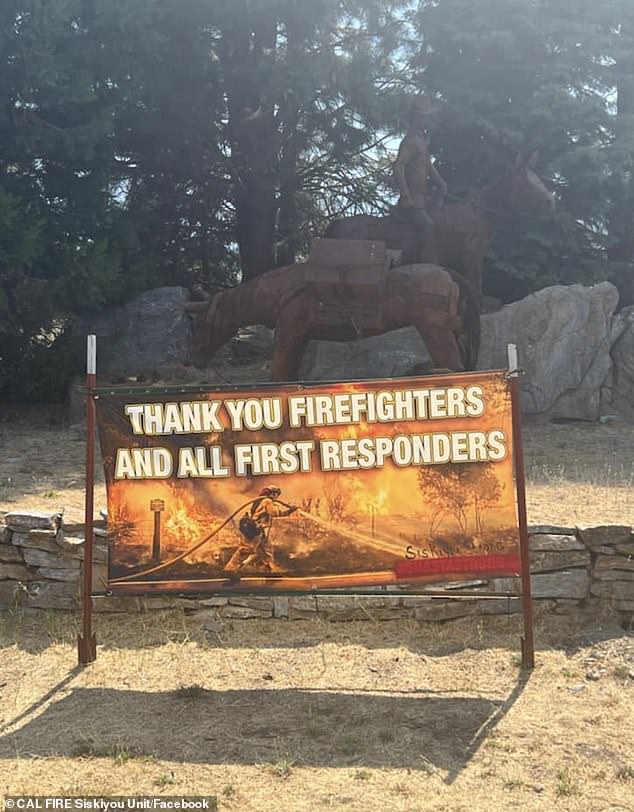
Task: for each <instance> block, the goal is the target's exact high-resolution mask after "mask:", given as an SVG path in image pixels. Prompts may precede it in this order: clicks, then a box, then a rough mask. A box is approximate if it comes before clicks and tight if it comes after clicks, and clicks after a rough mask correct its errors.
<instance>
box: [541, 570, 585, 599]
mask: <svg viewBox="0 0 634 812" xmlns="http://www.w3.org/2000/svg"><path fill="white" fill-rule="evenodd" d="M589 588H590V576H589V575H588V572H587V570H585V569H573V570H561V571H560V572H549V573H544V574H543V575H533V576H531V592H532V595H533V597H534V598H576V599H580V598H586V597H587V596H588V590H589Z"/></svg>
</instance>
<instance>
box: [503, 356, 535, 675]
mask: <svg viewBox="0 0 634 812" xmlns="http://www.w3.org/2000/svg"><path fill="white" fill-rule="evenodd" d="M507 353H508V365H509V373H508V375H509V383H510V387H511V414H512V420H513V449H514V461H515V488H516V493H517V519H518V526H519V532H520V561H521V564H522V590H521V592H522V613H523V615H524V637H523V638H522V668H523V669H525V670H527V671H531V670H532V669H533V668H535V641H534V635H533V599H532V594H531V571H530V556H529V551H528V523H527V520H526V486H525V481H524V478H525V474H524V449H523V448H522V418H521V413H520V391H519V375H520V371H519V367H518V357H517V345H516V344H508V345H507Z"/></svg>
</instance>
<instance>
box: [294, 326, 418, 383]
mask: <svg viewBox="0 0 634 812" xmlns="http://www.w3.org/2000/svg"><path fill="white" fill-rule="evenodd" d="M432 366H433V364H432V361H431V358H430V355H429V353H428V352H427V348H426V347H425V344H424V342H423V339H422V338H421V337H420V334H419V333H418V330H416V328H414V327H403V328H401V329H400V330H392V331H391V332H389V333H384V334H383V335H378V336H372V337H371V338H362V339H360V340H359V341H310V342H309V344H308V347H307V348H306V352H305V353H304V358H303V360H302V363H301V365H300V369H299V377H300V379H301V380H305V381H353V380H359V379H364V378H377V379H381V378H391V377H393V378H398V377H403V376H407V375H416V374H418V373H420V372H425V371H426V370H427V369H430V368H431V367H432Z"/></svg>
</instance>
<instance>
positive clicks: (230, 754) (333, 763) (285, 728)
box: [0, 678, 528, 783]
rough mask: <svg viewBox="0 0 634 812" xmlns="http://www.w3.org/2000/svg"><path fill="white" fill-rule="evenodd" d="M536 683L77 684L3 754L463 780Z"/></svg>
mask: <svg viewBox="0 0 634 812" xmlns="http://www.w3.org/2000/svg"><path fill="white" fill-rule="evenodd" d="M527 679H528V678H522V679H520V681H518V683H517V684H516V686H515V688H514V689H513V691H512V692H511V694H510V695H509V697H508V698H507V699H506V700H503V701H494V700H490V699H485V698H481V697H472V696H460V695H456V694H451V695H442V694H426V693H425V692H416V693H411V694H407V693H405V694H404V693H401V692H399V693H390V692H386V693H383V694H378V695H377V694H369V693H356V692H355V693H337V692H334V691H323V690H305V689H304V690H301V689H283V690H273V689H272V690H228V691H209V690H205V689H199V690H197V691H195V692H192V694H189V693H187V694H186V695H183V693H179V692H178V691H171V692H158V693H150V692H142V691H126V690H113V689H107V688H75V689H73V690H72V691H71V692H70V693H68V694H66V695H64V696H63V697H62V698H60V699H59V700H58V701H56V702H53V703H52V704H51V705H50V706H49V707H48V708H47V709H46V710H45V711H44V712H43V713H41V714H40V715H39V716H37V717H36V718H35V719H32V720H31V721H29V722H26V723H25V724H24V725H23V726H22V727H21V728H20V729H18V730H17V731H15V732H12V733H8V734H5V735H4V736H2V737H0V758H8V759H10V758H15V757H16V756H19V757H21V758H42V757H52V756H62V757H70V758H73V757H75V758H97V757H107V758H114V757H115V756H116V755H117V754H118V756H119V757H120V755H121V753H125V754H127V757H129V758H135V757H145V758H147V757H152V758H155V759H158V760H163V761H176V762H186V763H196V764H201V763H202V764H221V763H227V762H230V763H239V764H256V765H257V764H267V763H268V764H273V763H275V762H281V761H286V762H289V761H292V762H294V763H295V764H297V765H301V766H307V767H373V768H401V769H402V768H407V769H412V770H420V771H423V772H428V773H432V772H435V771H436V770H441V771H443V772H444V773H446V776H445V781H446V782H447V783H452V782H453V781H454V780H455V778H456V777H457V776H458V775H459V774H460V772H461V771H462V770H463V769H464V767H465V766H466V765H467V764H468V762H469V760H470V758H471V757H472V755H473V754H474V753H475V751H476V750H477V749H478V748H479V747H480V745H481V744H482V742H483V741H484V739H485V738H486V737H487V736H488V735H489V734H490V733H491V730H492V729H493V728H494V727H495V726H496V725H497V724H498V722H499V721H500V720H501V719H502V718H503V717H504V715H505V714H506V713H507V712H508V711H509V710H510V709H511V707H512V706H513V704H514V703H515V701H516V700H517V699H518V697H519V696H520V695H521V693H522V691H523V689H524V687H525V685H526V682H527ZM33 710H36V708H35V707H32V708H30V709H29V711H31V712H32V711H33ZM25 716H26V714H25V713H23V714H21V717H20V718H21V719H24V718H25ZM14 723H15V720H14Z"/></svg>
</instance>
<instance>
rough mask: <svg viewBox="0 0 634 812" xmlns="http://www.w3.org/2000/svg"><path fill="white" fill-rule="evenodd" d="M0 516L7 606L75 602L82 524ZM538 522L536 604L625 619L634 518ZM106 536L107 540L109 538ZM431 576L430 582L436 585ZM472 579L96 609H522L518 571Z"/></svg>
mask: <svg viewBox="0 0 634 812" xmlns="http://www.w3.org/2000/svg"><path fill="white" fill-rule="evenodd" d="M0 521H1V522H2V524H1V525H0V610H2V609H3V610H10V609H12V608H18V607H20V608H28V607H34V608H40V609H66V610H69V609H76V608H77V607H78V606H79V601H80V593H81V583H80V581H81V560H82V558H83V538H82V534H83V528H82V527H81V526H77V525H76V526H73V525H65V524H64V523H63V519H62V516H61V515H60V514H59V513H17V512H16V513H7V514H5V515H4V517H3V518H2V519H0ZM529 531H530V556H531V572H532V590H533V596H534V598H535V601H536V604H538V605H541V608H542V609H543V610H546V611H550V612H553V613H555V614H568V615H570V614H579V615H584V616H588V615H593V614H594V615H599V614H604V613H606V612H616V613H618V614H619V615H620V616H621V618H622V620H623V622H624V624H629V623H630V622H631V619H632V616H633V615H634V531H633V529H632V527H629V526H620V525H602V526H599V527H585V528H575V527H550V526H543V525H542V526H533V527H531V528H529ZM95 535H96V544H95V547H94V558H95V564H94V571H93V584H94V588H95V590H96V591H99V590H100V588H103V587H104V586H105V582H106V560H107V547H106V544H105V535H106V531H105V528H103V527H97V528H96V529H95ZM100 539H101V540H100ZM428 586H430V585H426V587H428ZM438 586H439V587H441V588H443V589H446V590H448V591H451V589H452V588H453V589H465V588H467V587H468V588H469V589H470V590H471V591H473V593H474V595H473V597H471V596H470V597H468V598H454V599H451V598H432V597H428V596H420V595H408V594H407V592H406V591H405V590H404V589H400V588H390V590H389V591H386V590H377V596H376V597H367V598H352V597H346V596H337V597H331V596H312V595H301V596H297V597H292V598H288V597H282V596H280V597H268V596H267V597H252V596H246V595H245V596H244V597H223V596H213V597H208V598H184V597H172V596H155V597H143V598H134V597H126V598H103V599H96V600H95V602H94V605H95V610H96V611H106V612H125V611H139V610H141V609H144V610H151V609H164V608H169V607H174V606H184V607H185V610H186V611H187V613H188V614H193V615H195V616H197V617H201V618H203V619H206V620H208V621H210V622H211V623H213V622H215V621H217V620H222V619H223V618H227V619H229V618H234V619H240V618H270V617H277V618H288V619H290V620H298V619H302V618H307V617H315V616H316V615H317V614H320V615H323V616H325V617H327V618H329V619H331V620H352V619H362V620H363V619H370V618H371V619H374V620H387V619H391V618H396V617H414V618H416V619H417V620H419V621H431V622H436V621H444V620H450V619H452V618H457V617H464V616H468V615H481V616H485V615H493V614H506V613H516V612H519V611H521V605H520V601H519V600H518V599H517V598H508V599H496V598H491V597H487V596H486V595H482V597H478V594H477V593H478V592H483V593H487V592H494V593H500V595H503V594H504V593H508V592H517V591H519V586H520V585H519V579H517V578H492V579H490V580H488V581H482V580H476V581H469V582H467V583H465V582H453V583H451V584H446V583H444V584H439V585H438Z"/></svg>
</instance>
